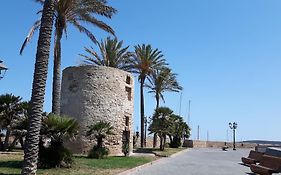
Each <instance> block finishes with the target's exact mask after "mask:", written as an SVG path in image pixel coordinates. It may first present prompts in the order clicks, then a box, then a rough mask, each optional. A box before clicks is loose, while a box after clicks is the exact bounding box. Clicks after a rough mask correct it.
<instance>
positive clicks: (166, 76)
mask: <svg viewBox="0 0 281 175" xmlns="http://www.w3.org/2000/svg"><path fill="white" fill-rule="evenodd" d="M176 76H177V74H175V73H172V70H171V69H170V68H167V67H162V68H160V69H157V70H155V71H154V72H153V73H152V74H151V76H150V79H149V80H150V81H149V83H148V84H146V87H148V88H149V89H150V91H148V92H149V93H154V94H155V99H156V110H157V109H158V108H159V104H160V99H162V100H163V102H165V100H164V96H163V93H164V92H165V91H172V92H179V91H180V90H182V87H181V86H180V85H179V83H178V81H177V79H176ZM156 144H157V132H155V133H154V136H153V147H154V148H155V147H156Z"/></svg>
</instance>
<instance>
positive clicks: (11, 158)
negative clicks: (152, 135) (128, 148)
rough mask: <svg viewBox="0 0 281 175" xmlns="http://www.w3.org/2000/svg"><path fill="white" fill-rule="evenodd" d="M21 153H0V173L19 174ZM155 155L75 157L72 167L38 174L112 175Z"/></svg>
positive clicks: (1, 174) (145, 161) (45, 170)
mask: <svg viewBox="0 0 281 175" xmlns="http://www.w3.org/2000/svg"><path fill="white" fill-rule="evenodd" d="M22 158H23V155H21V154H0V175H20V172H21V163H22V162H21V160H22ZM155 159H156V158H155V157H108V158H107V159H101V160H97V159H88V158H86V157H75V159H74V160H75V164H74V165H73V167H72V168H69V169H67V168H54V169H39V170H38V173H37V174H38V175H64V174H65V175H66V174H67V175H89V174H91V175H112V174H116V173H119V172H122V171H124V170H126V169H130V168H133V167H136V166H139V165H142V164H145V163H148V162H151V161H153V160H155Z"/></svg>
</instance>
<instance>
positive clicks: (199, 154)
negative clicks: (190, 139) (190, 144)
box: [120, 148, 250, 175]
mask: <svg viewBox="0 0 281 175" xmlns="http://www.w3.org/2000/svg"><path fill="white" fill-rule="evenodd" d="M249 151H250V150H249V149H238V150H237V151H232V150H229V151H222V150H221V149H209V148H203V149H190V150H187V151H183V152H181V153H179V154H177V155H174V156H172V157H169V158H162V159H159V160H157V161H156V162H152V163H150V164H146V165H143V166H141V167H137V168H134V169H132V170H129V171H125V172H123V173H120V175H151V174H153V175H171V174H172V175H243V174H244V175H245V174H247V173H250V169H249V168H248V167H245V166H243V165H240V164H239V163H240V162H241V157H242V156H247V155H248V154H249Z"/></svg>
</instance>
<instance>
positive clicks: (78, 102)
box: [61, 66, 134, 155]
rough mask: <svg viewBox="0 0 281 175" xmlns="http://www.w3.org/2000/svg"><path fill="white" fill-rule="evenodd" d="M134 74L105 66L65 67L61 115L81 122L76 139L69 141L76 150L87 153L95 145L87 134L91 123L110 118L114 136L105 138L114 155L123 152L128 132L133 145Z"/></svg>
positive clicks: (93, 140) (131, 146) (70, 145)
mask: <svg viewBox="0 0 281 175" xmlns="http://www.w3.org/2000/svg"><path fill="white" fill-rule="evenodd" d="M133 101H134V81H133V76H132V75H131V74H130V73H128V72H125V71H122V70H119V69H115V68H110V67H104V66H99V67H96V66H79V67H68V68H66V69H64V70H63V77H62V92H61V114H62V115H67V116H70V117H73V118H75V119H77V120H78V122H79V124H80V129H79V133H80V134H79V136H78V137H77V139H76V141H74V142H72V143H68V144H66V145H68V147H70V148H71V149H72V150H73V151H74V152H76V153H87V152H88V151H89V149H91V148H92V147H93V146H94V144H95V139H94V138H89V137H86V131H87V130H88V126H89V125H91V124H93V123H96V122H98V121H108V122H110V123H111V125H112V126H113V127H114V131H113V132H114V135H110V136H108V137H107V138H106V140H105V142H104V143H105V145H106V147H108V148H109V149H110V154H111V155H122V145H123V141H124V140H125V132H127V134H128V136H127V138H128V139H129V146H130V152H132V148H133V130H132V128H133V110H134V109H133Z"/></svg>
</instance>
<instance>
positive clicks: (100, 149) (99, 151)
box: [87, 121, 114, 159]
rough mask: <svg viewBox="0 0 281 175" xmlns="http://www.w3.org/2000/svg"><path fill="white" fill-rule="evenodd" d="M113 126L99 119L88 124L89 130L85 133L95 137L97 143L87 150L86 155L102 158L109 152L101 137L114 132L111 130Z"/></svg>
mask: <svg viewBox="0 0 281 175" xmlns="http://www.w3.org/2000/svg"><path fill="white" fill-rule="evenodd" d="M112 130H113V127H112V126H111V125H110V123H109V122H104V121H99V122H97V123H96V124H92V125H90V126H89V130H88V131H87V135H88V136H91V135H92V134H93V135H94V137H95V138H96V139H97V145H95V146H94V147H93V149H92V150H91V151H90V152H89V155H88V157H90V158H96V159H103V158H104V157H106V156H107V155H108V153H109V151H108V149H107V148H105V147H104V146H103V139H104V138H106V136H107V135H112V134H114V133H113V132H112Z"/></svg>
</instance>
